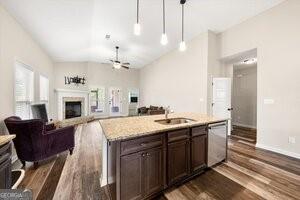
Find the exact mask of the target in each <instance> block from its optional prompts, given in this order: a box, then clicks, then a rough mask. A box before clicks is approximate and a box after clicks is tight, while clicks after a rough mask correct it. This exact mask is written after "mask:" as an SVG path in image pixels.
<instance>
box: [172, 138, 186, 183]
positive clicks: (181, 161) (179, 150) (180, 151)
mask: <svg viewBox="0 0 300 200" xmlns="http://www.w3.org/2000/svg"><path fill="white" fill-rule="evenodd" d="M189 164H190V143H189V140H182V141H178V142H173V143H169V144H168V184H169V185H170V184H172V183H175V182H177V181H180V180H181V179H182V178H184V177H185V176H187V175H188V174H189V171H190V170H189V167H190V165H189Z"/></svg>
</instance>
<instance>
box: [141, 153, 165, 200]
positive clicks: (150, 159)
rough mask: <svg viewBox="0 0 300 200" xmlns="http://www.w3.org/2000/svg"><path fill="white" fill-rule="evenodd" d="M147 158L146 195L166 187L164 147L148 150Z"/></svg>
mask: <svg viewBox="0 0 300 200" xmlns="http://www.w3.org/2000/svg"><path fill="white" fill-rule="evenodd" d="M145 159H146V162H145V164H146V165H145V172H146V176H145V195H147V196H150V195H152V194H154V193H156V192H159V191H161V190H163V189H164V182H163V181H164V177H163V176H164V174H165V172H164V164H163V163H164V162H163V149H162V148H155V149H151V150H148V151H147V152H146V157H145Z"/></svg>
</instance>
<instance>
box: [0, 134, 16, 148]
mask: <svg viewBox="0 0 300 200" xmlns="http://www.w3.org/2000/svg"><path fill="white" fill-rule="evenodd" d="M15 137H16V135H0V146H1V145H4V144H6V143H8V142H10V141H11V140H12V139H14V138H15Z"/></svg>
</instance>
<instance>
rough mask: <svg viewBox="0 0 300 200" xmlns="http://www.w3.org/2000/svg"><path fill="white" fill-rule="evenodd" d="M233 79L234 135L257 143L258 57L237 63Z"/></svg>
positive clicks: (234, 66) (234, 67)
mask: <svg viewBox="0 0 300 200" xmlns="http://www.w3.org/2000/svg"><path fill="white" fill-rule="evenodd" d="M232 80H233V81H232V107H233V111H232V125H233V130H232V135H233V137H236V138H239V139H244V140H247V141H249V142H252V143H256V127H257V59H256V58H250V59H246V60H242V61H241V62H238V63H235V64H234V65H233V78H232Z"/></svg>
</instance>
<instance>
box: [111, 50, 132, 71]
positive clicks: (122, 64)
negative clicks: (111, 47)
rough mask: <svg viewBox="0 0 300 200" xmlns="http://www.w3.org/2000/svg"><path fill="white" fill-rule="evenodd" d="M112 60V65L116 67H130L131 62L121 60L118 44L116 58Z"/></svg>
mask: <svg viewBox="0 0 300 200" xmlns="http://www.w3.org/2000/svg"><path fill="white" fill-rule="evenodd" d="M110 62H112V65H113V67H114V68H115V69H120V68H121V67H123V68H125V69H129V66H128V65H130V63H128V62H126V63H122V62H120V61H119V47H118V46H116V60H110Z"/></svg>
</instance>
